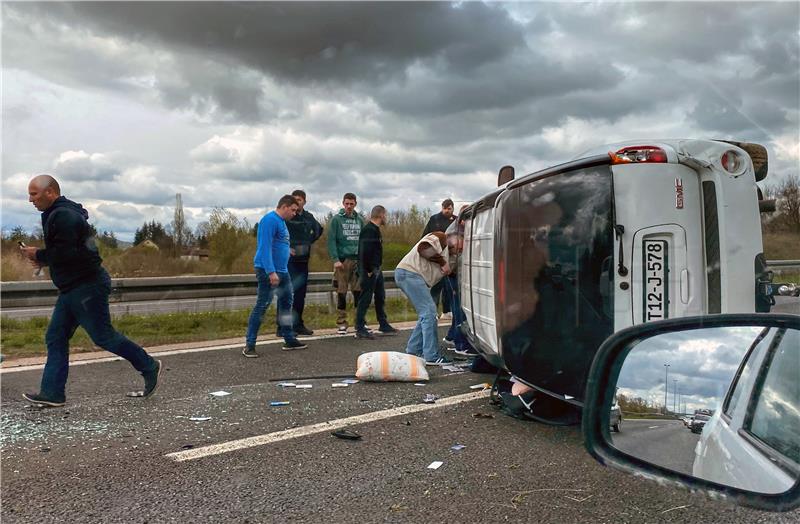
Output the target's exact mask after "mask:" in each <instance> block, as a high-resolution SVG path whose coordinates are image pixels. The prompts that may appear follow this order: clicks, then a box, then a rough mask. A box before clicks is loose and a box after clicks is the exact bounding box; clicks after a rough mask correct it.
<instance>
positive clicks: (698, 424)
mask: <svg viewBox="0 0 800 524" xmlns="http://www.w3.org/2000/svg"><path fill="white" fill-rule="evenodd" d="M709 420H711V417H709V416H708V415H703V414H701V413H698V414H697V415H695V416H694V419H692V423H691V425H690V426H689V429H691V430H692V433H702V431H703V428H704V427H705V425H706V422H708V421H709Z"/></svg>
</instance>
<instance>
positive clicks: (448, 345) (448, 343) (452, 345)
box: [442, 337, 456, 349]
mask: <svg viewBox="0 0 800 524" xmlns="http://www.w3.org/2000/svg"><path fill="white" fill-rule="evenodd" d="M442 345H443V346H444V347H446V348H447V349H454V348H455V347H456V343H455V341H454V340H453V339H451V338H447V337H444V338H443V339H442Z"/></svg>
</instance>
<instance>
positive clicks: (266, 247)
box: [242, 195, 308, 358]
mask: <svg viewBox="0 0 800 524" xmlns="http://www.w3.org/2000/svg"><path fill="white" fill-rule="evenodd" d="M296 213H297V201H296V200H295V198H294V197H293V196H292V195H283V196H282V197H281V199H280V200H278V206H277V208H276V209H275V210H274V211H270V212H269V213H267V214H266V215H264V217H263V218H262V219H261V221H260V222H259V223H258V233H257V235H256V239H257V240H256V256H255V257H254V258H253V265H254V266H255V271H256V278H257V279H258V291H257V293H258V295H257V296H256V305H255V306H254V307H253V311H252V312H251V313H250V319H249V320H248V322H247V336H246V341H245V347H244V349H243V350H242V354H243V355H244V356H245V357H248V358H256V357H258V353H256V338H257V337H258V330H259V328H260V327H261V321H262V320H263V319H264V313H266V312H267V308H268V307H269V305H270V303H271V302H272V293H273V289H274V290H275V292H276V293H277V295H278V336H281V337H283V340H284V343H283V349H284V350H285V351H290V350H293V349H305V348H307V347H308V346H307V345H306V344H303V343H302V342H300V341H299V340H297V338H296V337H295V334H294V331H293V330H292V280H291V278H290V277H289V269H288V267H287V266H288V264H289V230H288V229H287V228H286V221H287V220H291V219H292V218H293V217H294V215H295V214H296Z"/></svg>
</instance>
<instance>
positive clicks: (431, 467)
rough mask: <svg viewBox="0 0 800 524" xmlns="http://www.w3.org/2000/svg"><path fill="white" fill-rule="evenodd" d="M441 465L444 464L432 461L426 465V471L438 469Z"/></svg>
mask: <svg viewBox="0 0 800 524" xmlns="http://www.w3.org/2000/svg"><path fill="white" fill-rule="evenodd" d="M442 464H444V462H442V461H440V460H434V461H433V462H431V463H430V464H428V469H439V468H441V467H442Z"/></svg>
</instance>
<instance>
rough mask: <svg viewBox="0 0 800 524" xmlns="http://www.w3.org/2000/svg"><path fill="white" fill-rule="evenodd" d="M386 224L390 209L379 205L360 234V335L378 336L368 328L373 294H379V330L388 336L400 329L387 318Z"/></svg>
mask: <svg viewBox="0 0 800 524" xmlns="http://www.w3.org/2000/svg"><path fill="white" fill-rule="evenodd" d="M383 225H386V208H385V207H383V206H375V207H373V208H372V212H371V213H370V220H369V222H367V225H365V226H364V227H363V228H361V234H360V235H359V237H358V274H359V276H360V278H359V286H360V287H361V296H360V297H359V299H358V307H357V309H356V338H365V339H370V340H372V339H374V338H375V336H374V335H373V334H372V333H370V332H369V331H368V330H367V322H366V316H367V309H369V305H370V302H372V296H373V294H374V295H375V314H376V315H377V317H378V325H379V327H378V331H380V332H381V333H383V334H384V335H394V334H396V333H397V330H396V329H395V328H393V327H392V326H391V325H390V324H389V320H388V318H387V317H386V309H385V308H384V304H385V302H386V290H385V287H384V283H383V273H382V272H381V265H382V264H383V237H382V236H381V229H380V228H381V226H383Z"/></svg>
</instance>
